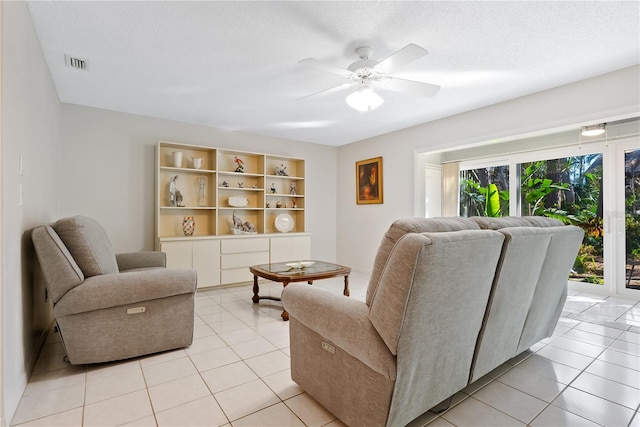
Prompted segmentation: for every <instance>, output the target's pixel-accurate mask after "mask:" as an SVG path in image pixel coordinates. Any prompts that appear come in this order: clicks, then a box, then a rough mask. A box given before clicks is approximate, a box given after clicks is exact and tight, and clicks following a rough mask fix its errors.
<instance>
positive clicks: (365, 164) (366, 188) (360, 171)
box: [356, 157, 382, 205]
mask: <svg viewBox="0 0 640 427" xmlns="http://www.w3.org/2000/svg"><path fill="white" fill-rule="evenodd" d="M356 203H357V204H359V205H369V204H375V203H378V204H379V203H382V157H375V158H373V159H368V160H360V161H359V162H356Z"/></svg>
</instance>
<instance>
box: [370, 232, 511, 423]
mask: <svg viewBox="0 0 640 427" xmlns="http://www.w3.org/2000/svg"><path fill="white" fill-rule="evenodd" d="M503 241H504V235H503V234H501V233H499V232H497V231H492V230H461V231H451V232H436V233H407V234H405V235H404V236H402V237H401V238H400V239H399V240H398V242H397V243H396V245H395V246H394V247H393V249H392V250H391V253H390V255H389V259H388V261H387V263H386V265H385V267H384V269H383V271H382V273H381V277H380V283H379V286H378V290H377V292H376V294H375V295H374V298H373V300H372V302H371V306H370V311H369V319H370V320H371V323H372V324H373V326H374V327H375V328H376V330H377V331H378V333H379V334H380V336H381V337H382V339H383V340H384V342H385V344H386V345H387V347H388V348H389V350H390V351H391V353H392V354H394V355H397V380H396V385H395V387H394V397H393V400H392V402H395V403H392V408H391V410H390V416H389V417H390V418H389V420H390V421H388V423H387V424H388V425H406V424H407V423H408V422H409V421H411V419H413V418H415V417H416V416H418V415H419V414H421V413H423V412H424V408H430V407H433V406H435V405H436V404H438V403H439V402H440V401H442V400H444V399H445V398H447V397H448V396H451V395H452V394H454V393H455V392H456V391H458V390H460V389H462V388H463V387H465V386H466V385H467V381H468V379H469V372H470V369H471V362H472V359H473V353H474V350H475V345H476V340H477V337H478V333H479V332H480V327H481V325H482V319H483V317H484V313H485V309H486V306H487V302H488V300H489V293H490V290H491V283H492V282H493V277H494V274H495V271H496V266H497V264H498V259H499V257H500V252H501V249H502V243H503Z"/></svg>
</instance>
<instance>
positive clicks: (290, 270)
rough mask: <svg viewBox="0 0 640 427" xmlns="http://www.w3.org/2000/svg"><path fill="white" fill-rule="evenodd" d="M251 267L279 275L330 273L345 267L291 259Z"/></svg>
mask: <svg viewBox="0 0 640 427" xmlns="http://www.w3.org/2000/svg"><path fill="white" fill-rule="evenodd" d="M253 268H256V269H260V270H264V271H267V272H269V273H274V274H280V275H305V274H318V273H330V272H333V271H339V270H344V269H346V268H347V267H344V266H342V265H338V264H331V263H329V262H324V261H291V262H274V263H271V264H261V265H256V266H253Z"/></svg>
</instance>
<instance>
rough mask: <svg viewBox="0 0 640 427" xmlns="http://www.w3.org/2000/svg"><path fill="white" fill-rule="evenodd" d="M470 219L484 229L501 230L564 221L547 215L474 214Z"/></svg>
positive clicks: (560, 224) (542, 225)
mask: <svg viewBox="0 0 640 427" xmlns="http://www.w3.org/2000/svg"><path fill="white" fill-rule="evenodd" d="M469 219H470V220H472V221H474V222H475V223H477V224H478V225H479V226H480V228H482V229H484V230H500V229H502V228H508V227H561V226H563V225H564V223H563V222H562V221H560V220H559V219H555V218H547V217H545V216H533V215H532V216H503V217H498V218H491V217H486V216H472V217H469Z"/></svg>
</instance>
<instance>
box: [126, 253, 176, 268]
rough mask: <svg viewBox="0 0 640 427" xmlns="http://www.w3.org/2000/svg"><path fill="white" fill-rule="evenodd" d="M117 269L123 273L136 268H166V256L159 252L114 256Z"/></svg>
mask: <svg viewBox="0 0 640 427" xmlns="http://www.w3.org/2000/svg"><path fill="white" fill-rule="evenodd" d="M116 262H117V263H118V269H119V270H120V271H121V272H123V271H127V270H133V269H137V268H158V267H162V268H164V267H166V265H167V255H166V254H165V253H164V252H159V251H142V252H130V253H123V254H116Z"/></svg>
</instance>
